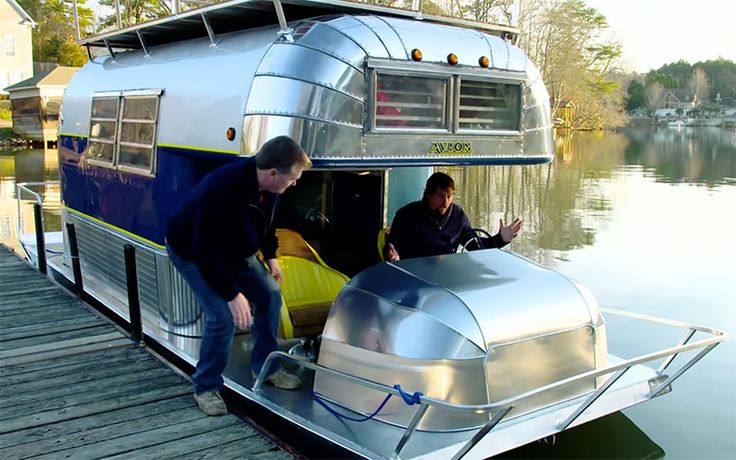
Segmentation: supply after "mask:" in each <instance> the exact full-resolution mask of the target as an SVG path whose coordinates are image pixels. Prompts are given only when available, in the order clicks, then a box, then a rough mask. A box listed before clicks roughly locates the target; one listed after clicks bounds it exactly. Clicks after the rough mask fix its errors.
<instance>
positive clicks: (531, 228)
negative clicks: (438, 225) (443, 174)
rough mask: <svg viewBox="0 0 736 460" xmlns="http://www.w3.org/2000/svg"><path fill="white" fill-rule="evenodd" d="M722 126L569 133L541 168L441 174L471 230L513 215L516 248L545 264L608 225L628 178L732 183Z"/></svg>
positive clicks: (735, 171) (734, 153) (734, 169)
mask: <svg viewBox="0 0 736 460" xmlns="http://www.w3.org/2000/svg"><path fill="white" fill-rule="evenodd" d="M731 138H732V136H731V133H730V131H729V130H725V129H720V128H684V129H679V130H677V129H668V128H641V129H639V128H637V129H635V128H629V129H626V130H623V131H621V132H606V133H602V132H601V133H585V132H583V133H577V132H573V133H569V134H568V135H565V136H562V137H560V138H558V139H557V141H556V143H557V150H556V155H555V159H554V161H553V162H552V163H550V164H546V165H533V166H477V167H465V168H438V169H442V170H446V171H448V173H449V174H450V175H452V176H453V177H454V178H455V180H456V183H457V185H458V191H457V202H458V203H459V204H461V205H462V206H463V208H465V210H466V212H467V213H468V215H469V216H470V217H471V222H473V225H474V226H476V227H481V228H486V229H490V230H492V231H493V232H494V233H495V231H496V230H497V229H498V220H499V218H503V219H504V220H506V221H509V220H511V219H513V218H514V217H516V216H521V217H522V218H523V219H524V229H523V231H522V233H521V234H520V236H519V238H517V239H516V240H515V241H514V243H513V250H514V251H515V252H517V253H519V254H522V255H525V256H527V257H530V258H531V259H533V260H535V261H537V262H540V263H542V264H544V265H554V263H555V261H557V260H565V259H566V255H565V252H566V251H571V250H573V249H577V248H580V247H583V246H587V245H592V244H593V243H594V242H595V236H596V233H597V232H598V231H600V230H601V229H603V228H605V226H606V224H607V222H608V221H609V220H610V219H611V216H612V214H613V209H614V206H615V205H616V203H618V202H620V201H621V198H622V197H621V196H619V195H620V194H623V193H627V190H626V188H625V187H622V186H620V185H621V184H622V183H623V182H625V181H626V180H627V178H629V177H631V176H632V175H633V176H637V177H638V178H640V179H642V178H643V179H644V180H653V181H655V182H663V183H671V184H680V183H683V184H691V185H694V186H705V187H709V188H717V187H719V186H722V185H726V184H733V182H734V180H736V147H735V146H734V145H733V142H732V139H731Z"/></svg>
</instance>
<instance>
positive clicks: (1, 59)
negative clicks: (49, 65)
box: [0, 0, 36, 94]
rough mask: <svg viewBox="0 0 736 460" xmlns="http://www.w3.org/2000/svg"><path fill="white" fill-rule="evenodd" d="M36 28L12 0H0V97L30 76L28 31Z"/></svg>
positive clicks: (30, 53)
mask: <svg viewBox="0 0 736 460" xmlns="http://www.w3.org/2000/svg"><path fill="white" fill-rule="evenodd" d="M35 26H36V23H35V21H34V20H33V19H31V17H30V16H29V15H28V13H26V12H25V10H23V8H21V6H20V5H18V3H17V2H16V1H15V0H0V94H7V91H5V88H6V87H8V86H10V85H12V84H14V83H18V82H20V81H23V80H26V79H28V78H30V77H32V76H33V48H32V46H31V30H32V29H33V28H34V27H35Z"/></svg>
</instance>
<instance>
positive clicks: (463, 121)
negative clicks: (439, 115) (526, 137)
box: [458, 79, 521, 131]
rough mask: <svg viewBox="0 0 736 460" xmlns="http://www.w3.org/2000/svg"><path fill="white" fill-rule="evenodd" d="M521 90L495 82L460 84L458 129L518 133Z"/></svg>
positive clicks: (471, 81) (476, 81)
mask: <svg viewBox="0 0 736 460" xmlns="http://www.w3.org/2000/svg"><path fill="white" fill-rule="evenodd" d="M520 102H521V86H519V85H518V84H508V83H500V82H495V81H483V80H471V79H462V80H461V81H460V111H459V112H460V113H459V117H458V118H459V120H458V121H459V128H460V129H461V130H479V131H486V130H490V131H495V130H500V131H518V130H519V122H520V120H519V113H520V109H519V106H520Z"/></svg>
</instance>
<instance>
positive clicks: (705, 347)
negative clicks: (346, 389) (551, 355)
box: [253, 308, 727, 459]
mask: <svg viewBox="0 0 736 460" xmlns="http://www.w3.org/2000/svg"><path fill="white" fill-rule="evenodd" d="M601 310H602V311H603V312H604V313H606V314H609V315H616V316H621V317H628V318H631V319H635V320H642V321H648V322H651V323H656V324H661V325H666V326H672V327H676V328H681V329H685V330H686V332H685V334H684V336H683V337H682V339H681V340H680V341H679V343H678V344H677V345H675V346H672V347H668V348H665V349H663V350H659V351H656V352H652V353H647V354H643V355H640V356H637V357H634V358H629V359H626V360H624V361H622V362H620V363H617V364H613V365H610V366H607V367H605V368H603V369H594V370H591V371H588V372H584V373H581V374H578V375H574V376H572V377H568V378H565V379H561V380H558V381H556V382H553V383H550V384H547V385H544V386H541V387H538V388H535V389H533V390H530V391H527V392H524V393H521V394H518V395H516V396H513V397H510V398H506V399H503V400H501V401H497V402H493V403H487V404H455V403H451V402H449V401H446V400H442V399H436V398H432V397H429V396H424V395H420V396H419V397H418V400H417V402H418V404H419V408H418V409H417V410H416V412H415V413H414V415H413V417H412V419H411V421H410V422H409V424H408V425H407V427H406V429H405V431H404V433H403V435H402V437H401V439H400V440H399V442H398V444H397V445H396V447H395V448H394V455H395V456H396V457H398V456H399V454H400V453H401V451H402V450H403V448H404V447H405V446H406V443H407V442H408V441H409V438H410V437H411V436H412V434H413V433H414V432H415V430H416V427H417V426H418V425H419V423H420V422H421V420H422V418H423V417H424V415H425V413H426V412H427V409H429V407H430V406H432V407H435V408H441V409H444V410H450V411H456V412H465V413H472V414H484V413H491V412H493V414H492V415H491V417H490V419H489V420H488V422H487V423H486V424H485V425H483V426H482V427H481V428H480V429H479V430H478V432H476V433H475V434H474V435H473V436H472V437H471V438H470V439H469V440H468V441H467V442H466V443H465V444H464V445H463V446H462V447H461V448H460V450H459V451H458V452H457V453H456V454H455V455H454V456H453V459H459V458H462V457H463V456H464V455H465V454H467V453H468V452H469V451H470V449H472V448H473V447H474V446H475V445H476V444H477V443H478V442H479V441H480V440H481V439H482V438H483V437H485V436H486V435H487V434H488V433H489V432H490V431H491V430H492V429H493V428H494V427H495V426H496V425H497V424H498V423H499V422H501V421H502V420H503V419H504V417H506V415H508V413H509V412H510V411H511V410H512V409H513V408H514V407H515V406H517V405H518V404H519V403H521V402H523V401H527V400H529V399H531V398H534V397H536V396H539V395H540V394H542V393H546V392H550V391H554V390H557V389H559V388H561V387H565V386H568V385H572V384H575V383H578V382H581V381H584V380H590V379H593V378H596V377H602V376H605V375H609V374H612V375H611V376H610V377H608V379H607V380H606V381H605V382H604V383H603V384H602V385H600V386H598V388H597V389H596V390H594V391H592V392H591V393H590V394H588V395H587V397H586V398H585V399H584V400H583V401H582V402H580V403H579V404H578V405H577V407H575V409H574V410H573V411H572V412H571V413H570V415H569V416H568V417H567V418H565V419H564V420H562V421H560V422H559V423H557V426H556V428H557V429H558V430H559V431H562V430H564V429H566V428H567V427H569V426H570V425H571V424H572V423H573V422H574V421H575V420H577V419H578V418H579V417H580V416H581V415H582V414H583V412H585V411H586V410H587V409H588V408H590V406H591V405H593V403H595V401H596V400H597V399H598V398H600V397H601V396H602V395H603V394H604V393H605V392H606V391H608V390H609V389H610V388H611V386H612V385H613V384H614V383H615V382H616V381H617V380H618V379H619V378H621V376H622V375H624V373H626V371H628V370H629V369H631V368H632V367H634V366H637V365H641V364H645V363H648V362H651V361H655V360H658V359H664V361H663V362H662V364H661V365H660V366H659V367H658V369H657V370H656V374H657V377H655V378H653V379H650V391H649V392H648V393H647V394H646V395H644V397H645V399H652V398H654V397H656V396H658V395H659V394H660V393H662V392H663V391H664V390H665V389H667V388H670V386H671V385H672V383H673V382H674V381H675V380H676V379H677V378H679V377H680V376H681V375H682V374H683V373H685V372H686V371H687V370H688V369H690V368H691V367H692V366H693V365H694V364H695V363H697V362H698V361H700V360H701V359H702V358H703V357H704V356H705V355H706V354H708V353H709V352H710V351H711V350H712V349H713V348H715V347H716V346H717V345H718V344H719V343H721V342H723V341H724V340H725V339H726V337H727V335H726V334H725V333H724V332H722V331H719V330H716V329H712V328H709V327H704V326H699V325H695V324H690V323H686V322H682V321H675V320H669V319H665V318H660V317H656V316H650V315H644V314H638V313H633V312H628V311H625V310H619V309H612V308H602V309H601ZM698 332H700V333H704V334H708V335H709V337H706V338H703V339H700V340H697V341H694V342H691V340H692V338H693V337H694V336H695V334H696V333H698ZM693 350H699V352H698V353H697V354H696V355H695V356H693V357H692V358H690V359H689V360H687V361H686V362H685V363H682V364H680V365H679V367H678V368H677V369H676V370H674V371H673V372H672V373H671V374H666V373H665V371H666V370H667V369H669V368H670V366H671V365H672V363H673V362H674V360H675V358H676V357H677V356H678V355H680V354H682V353H685V352H689V351H693ZM278 358H282V359H286V360H290V361H293V362H295V363H298V364H299V365H301V366H303V367H304V368H307V369H310V370H313V371H319V372H324V373H326V374H328V375H330V376H332V377H336V378H338V379H341V380H344V381H347V382H350V383H354V384H358V385H361V386H363V387H365V388H368V389H372V390H377V391H381V392H384V393H387V394H390V395H394V396H399V397H401V396H402V394H404V395H405V394H406V392H404V391H401V390H400V389H397V388H395V387H393V386H389V385H386V384H383V383H379V382H374V381H371V380H367V379H364V378H362V377H358V376H355V375H352V374H347V373H344V372H340V371H337V370H334V369H330V368H327V367H324V366H321V365H319V364H316V363H314V362H312V361H310V360H309V359H307V358H304V357H301V356H295V355H292V354H289V353H285V352H282V351H275V352H273V353H271V354H270V355H269V356H268V358H267V359H266V362H265V363H264V365H263V367H262V368H261V372H260V373H259V375H258V376H257V378H256V381H255V383H254V384H253V391H254V392H256V393H257V392H259V391H260V389H261V386H262V385H263V383H264V381H265V378H266V375H265V370H266V369H269V368H270V363H271V362H272V361H273V360H274V359H278Z"/></svg>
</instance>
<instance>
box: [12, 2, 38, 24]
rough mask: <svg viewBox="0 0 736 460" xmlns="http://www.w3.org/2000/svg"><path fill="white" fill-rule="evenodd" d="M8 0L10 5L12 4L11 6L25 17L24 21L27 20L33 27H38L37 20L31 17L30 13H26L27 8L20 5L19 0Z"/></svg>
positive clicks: (19, 14)
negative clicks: (17, 0)
mask: <svg viewBox="0 0 736 460" xmlns="http://www.w3.org/2000/svg"><path fill="white" fill-rule="evenodd" d="M5 1H6V2H8V5H10V7H11V8H13V9H14V10H15V12H16V13H18V16H20V17H21V19H23V22H27V23H28V24H29V25H30V26H31V27H36V21H34V20H33V18H31V17H30V16H29V15H28V13H26V10H24V9H23V8H22V7H21V6H20V5H18V2H16V1H15V0H5Z"/></svg>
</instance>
